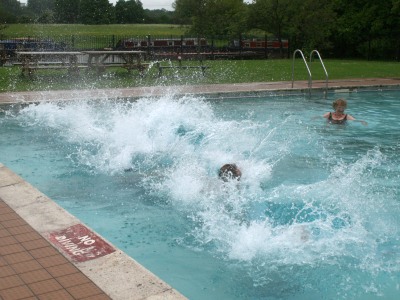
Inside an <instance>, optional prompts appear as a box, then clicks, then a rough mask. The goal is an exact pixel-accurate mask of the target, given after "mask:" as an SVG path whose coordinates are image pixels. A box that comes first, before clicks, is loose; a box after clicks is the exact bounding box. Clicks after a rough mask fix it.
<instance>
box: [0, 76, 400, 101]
mask: <svg viewBox="0 0 400 300" xmlns="http://www.w3.org/2000/svg"><path fill="white" fill-rule="evenodd" d="M325 87H326V82H325V80H314V81H313V82H312V88H313V89H319V90H320V89H325ZM360 87H371V88H382V87H396V88H400V78H362V79H347V80H330V81H329V83H328V89H329V90H330V91H331V90H332V91H335V90H337V89H349V90H354V89H358V88H360ZM294 90H296V91H298V90H301V91H306V90H308V81H295V82H294V86H293V88H292V83H291V82H288V81H276V82H253V83H237V84H207V85H186V86H166V87H163V86H156V87H134V88H125V89H96V90H76V91H69V90H68V91H43V92H15V93H0V105H1V104H13V103H30V102H43V101H68V100H77V99H106V98H110V97H112V98H117V97H119V98H129V97H143V96H162V95H165V94H167V93H168V92H171V94H175V95H176V94H203V95H216V96H218V95H219V94H238V93H254V92H269V91H270V92H273V91H294Z"/></svg>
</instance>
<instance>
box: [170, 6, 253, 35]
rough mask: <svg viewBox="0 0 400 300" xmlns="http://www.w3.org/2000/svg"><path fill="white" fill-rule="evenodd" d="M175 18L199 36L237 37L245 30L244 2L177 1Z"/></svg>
mask: <svg viewBox="0 0 400 300" xmlns="http://www.w3.org/2000/svg"><path fill="white" fill-rule="evenodd" d="M172 6H173V8H174V9H175V17H176V19H177V21H178V23H180V24H191V25H192V27H191V31H192V32H193V33H196V34H198V35H206V34H207V35H237V34H239V33H240V32H242V31H243V30H244V29H245V24H246V18H245V16H246V5H245V4H244V2H243V0H175V2H174V3H173V5H172Z"/></svg>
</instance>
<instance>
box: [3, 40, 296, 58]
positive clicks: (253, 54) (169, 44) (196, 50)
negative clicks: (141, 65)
mask: <svg viewBox="0 0 400 300" xmlns="http://www.w3.org/2000/svg"><path fill="white" fill-rule="evenodd" d="M288 48H289V47H288V41H287V40H282V41H278V40H276V39H274V38H270V37H267V36H265V37H254V36H238V37H233V38H232V37H226V36H213V37H195V36H186V35H179V36H173V35H159V36H151V35H146V36H139V35H104V36H82V35H69V36H51V37H50V36H43V35H41V36H28V37H23V38H7V37H6V36H5V37H4V36H3V39H2V40H0V58H1V57H3V60H4V59H5V57H9V58H12V57H15V52H16V51H24V50H25V51H44V50H45V51H52V50H57V51H60V50H61V51H62V50H66V51H85V50H103V49H109V50H121V49H124V50H126V49H130V50H142V51H146V52H147V54H148V55H149V56H155V57H158V58H159V57H160V56H161V57H162V56H166V57H169V58H174V57H176V56H182V55H183V56H187V57H195V56H196V55H197V56H199V55H203V56H204V57H205V58H208V59H210V58H211V59H224V58H226V59H246V58H247V59H252V58H259V59H265V58H278V57H279V58H283V57H288V53H289V52H288Z"/></svg>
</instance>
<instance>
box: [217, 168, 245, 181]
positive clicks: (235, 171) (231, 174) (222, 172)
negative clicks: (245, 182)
mask: <svg viewBox="0 0 400 300" xmlns="http://www.w3.org/2000/svg"><path fill="white" fill-rule="evenodd" d="M218 177H219V178H221V179H222V180H223V181H225V182H227V181H229V180H232V179H235V180H240V177H242V172H241V171H240V170H239V168H238V167H237V166H236V165H235V164H225V165H223V166H222V167H221V168H220V169H219V172H218Z"/></svg>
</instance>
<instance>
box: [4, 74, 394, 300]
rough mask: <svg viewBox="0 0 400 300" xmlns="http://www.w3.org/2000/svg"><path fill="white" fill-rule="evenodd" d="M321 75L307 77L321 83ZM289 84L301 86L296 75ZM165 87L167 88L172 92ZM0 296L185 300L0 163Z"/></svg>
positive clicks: (272, 87)
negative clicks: (314, 78)
mask: <svg viewBox="0 0 400 300" xmlns="http://www.w3.org/2000/svg"><path fill="white" fill-rule="evenodd" d="M324 87H325V81H314V82H313V88H315V89H323V88H324ZM359 87H370V88H373V89H379V88H395V89H399V88H400V78H398V79H352V80H337V81H330V82H329V89H330V90H343V91H345V90H356V89H358V88H359ZM294 89H295V90H307V89H308V82H307V81H301V82H300V81H297V82H295V85H294ZM286 90H287V91H291V90H293V89H292V88H291V82H265V83H242V84H214V85H212V84H210V85H202V86H200V85H199V86H179V87H141V88H129V89H103V90H84V91H82V90H80V91H46V92H18V93H0V112H1V105H2V104H23V103H32V102H45V101H68V100H76V99H106V98H109V97H112V98H117V97H121V98H129V97H142V96H160V95H165V94H166V93H168V91H173V92H174V94H179V93H180V94H196V93H201V94H209V95H216V96H217V97H218V95H219V94H222V93H231V94H232V95H233V94H240V93H247V92H249V93H252V92H268V91H271V92H273V91H286ZM171 94H172V92H171ZM0 299H1V300H10V299H13V300H14V299H15V300H16V299H51V300H53V299H57V300H62V299H86V300H90V299H93V300H102V299H113V300H128V299H129V300H131V299H148V300H158V299H166V300H168V299H171V300H172V299H173V300H180V299H186V298H185V297H184V296H183V295H181V294H180V293H179V292H178V291H176V290H175V289H173V288H172V287H171V286H169V285H168V284H167V283H165V282H163V281H162V280H161V279H159V278H158V277H157V276H155V275H154V274H152V273H151V272H150V271H148V270H147V269H145V268H144V267H143V266H141V265H140V264H139V263H137V262H136V261H135V260H134V259H132V258H130V257H129V256H127V255H126V254H125V253H124V252H123V251H121V250H119V249H118V248H116V247H115V246H114V245H112V244H111V243H110V242H108V241H107V240H105V239H104V238H103V237H101V236H99V235H98V234H97V233H96V232H94V231H92V230H91V229H90V228H88V227H87V226H86V225H84V224H83V223H81V222H80V221H79V220H78V219H77V218H75V217H74V216H72V215H71V214H69V213H68V212H66V211H65V210H64V209H62V208H61V207H60V206H58V205H57V204H56V203H55V202H54V201H52V200H51V199H49V198H48V197H47V196H46V195H44V194H42V193H41V192H40V191H38V190H37V189H36V188H34V187H33V186H31V185H30V184H29V183H27V182H26V181H24V180H23V179H22V178H21V177H19V176H18V175H17V174H15V173H14V172H12V171H11V170H10V169H8V168H7V167H6V166H4V165H2V164H1V162H0Z"/></svg>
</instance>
